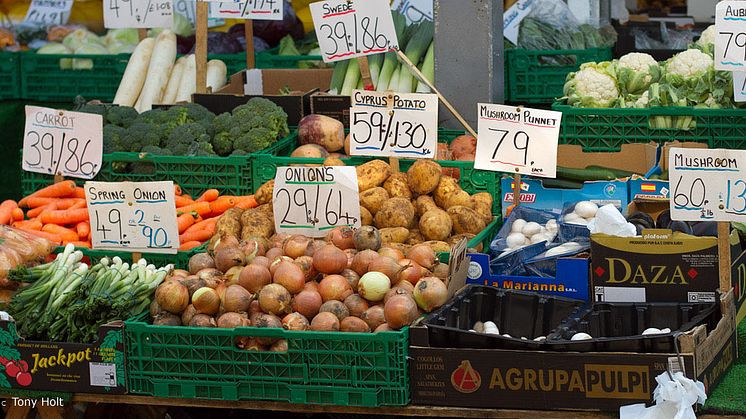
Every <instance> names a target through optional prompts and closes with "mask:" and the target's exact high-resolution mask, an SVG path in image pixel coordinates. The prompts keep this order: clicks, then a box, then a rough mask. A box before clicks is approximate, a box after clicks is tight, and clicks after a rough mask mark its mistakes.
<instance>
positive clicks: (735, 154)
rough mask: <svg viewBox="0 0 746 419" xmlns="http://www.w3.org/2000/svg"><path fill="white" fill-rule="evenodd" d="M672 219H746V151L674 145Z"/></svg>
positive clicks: (670, 164) (671, 156) (670, 156)
mask: <svg viewBox="0 0 746 419" xmlns="http://www.w3.org/2000/svg"><path fill="white" fill-rule="evenodd" d="M668 167H669V179H670V180H669V184H670V188H671V219H673V220H680V221H740V222H743V221H746V150H725V149H714V150H705V149H692V148H672V149H671V150H670V151H669V153H668Z"/></svg>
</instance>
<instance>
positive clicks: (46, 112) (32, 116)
mask: <svg viewBox="0 0 746 419" xmlns="http://www.w3.org/2000/svg"><path fill="white" fill-rule="evenodd" d="M102 150H103V118H101V115H95V114H90V113H82V112H72V111H62V110H57V109H50V108H42V107H38V106H26V126H25V129H24V134H23V162H22V164H21V166H22V167H23V170H25V171H27V172H36V173H45V174H48V175H58V174H59V175H63V176H70V177H77V178H82V179H93V177H94V176H96V174H97V173H98V171H99V170H101V157H102V155H103V152H102Z"/></svg>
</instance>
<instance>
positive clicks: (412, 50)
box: [398, 20, 434, 93]
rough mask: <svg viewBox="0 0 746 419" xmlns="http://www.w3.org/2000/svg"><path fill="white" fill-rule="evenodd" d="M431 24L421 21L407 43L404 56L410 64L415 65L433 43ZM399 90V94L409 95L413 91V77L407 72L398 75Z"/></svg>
mask: <svg viewBox="0 0 746 419" xmlns="http://www.w3.org/2000/svg"><path fill="white" fill-rule="evenodd" d="M433 31H434V27H433V23H432V22H430V21H427V20H426V21H423V22H421V23H420V25H419V29H418V30H417V32H415V33H414V34H413V35H412V38H411V39H410V40H409V42H407V49H406V51H405V52H404V54H405V55H406V56H407V58H409V61H411V62H412V64H414V65H417V63H419V62H420V60H421V59H422V57H423V56H424V55H425V53H426V52H427V49H428V47H429V46H430V44H431V43H432V42H433ZM398 84H399V86H398V87H399V90H398V92H400V93H411V92H413V91H414V88H413V84H414V76H413V75H412V74H411V73H410V72H409V70H406V71H404V70H402V71H401V72H400V73H399V83H398Z"/></svg>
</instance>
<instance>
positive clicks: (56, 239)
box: [21, 228, 62, 244]
mask: <svg viewBox="0 0 746 419" xmlns="http://www.w3.org/2000/svg"><path fill="white" fill-rule="evenodd" d="M21 230H22V231H25V232H26V233H29V234H33V235H34V236H37V237H42V238H45V239H47V240H49V241H51V242H53V243H56V244H60V243H62V237H60V236H59V235H57V234H52V233H47V232H46V231H37V230H28V229H25V228H22V229H21Z"/></svg>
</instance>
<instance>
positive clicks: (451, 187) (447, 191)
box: [433, 176, 461, 209]
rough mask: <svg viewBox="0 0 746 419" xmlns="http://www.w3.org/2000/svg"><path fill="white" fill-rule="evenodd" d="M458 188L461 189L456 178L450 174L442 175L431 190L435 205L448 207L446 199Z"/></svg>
mask: <svg viewBox="0 0 746 419" xmlns="http://www.w3.org/2000/svg"><path fill="white" fill-rule="evenodd" d="M459 190H461V186H459V184H458V181H457V180H456V179H454V178H452V177H450V176H442V177H441V178H440V182H439V183H438V187H437V188H435V191H433V200H434V201H435V205H437V206H438V207H440V208H443V209H448V208H447V205H448V200H449V199H450V198H451V195H453V194H454V193H456V191H459Z"/></svg>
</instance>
